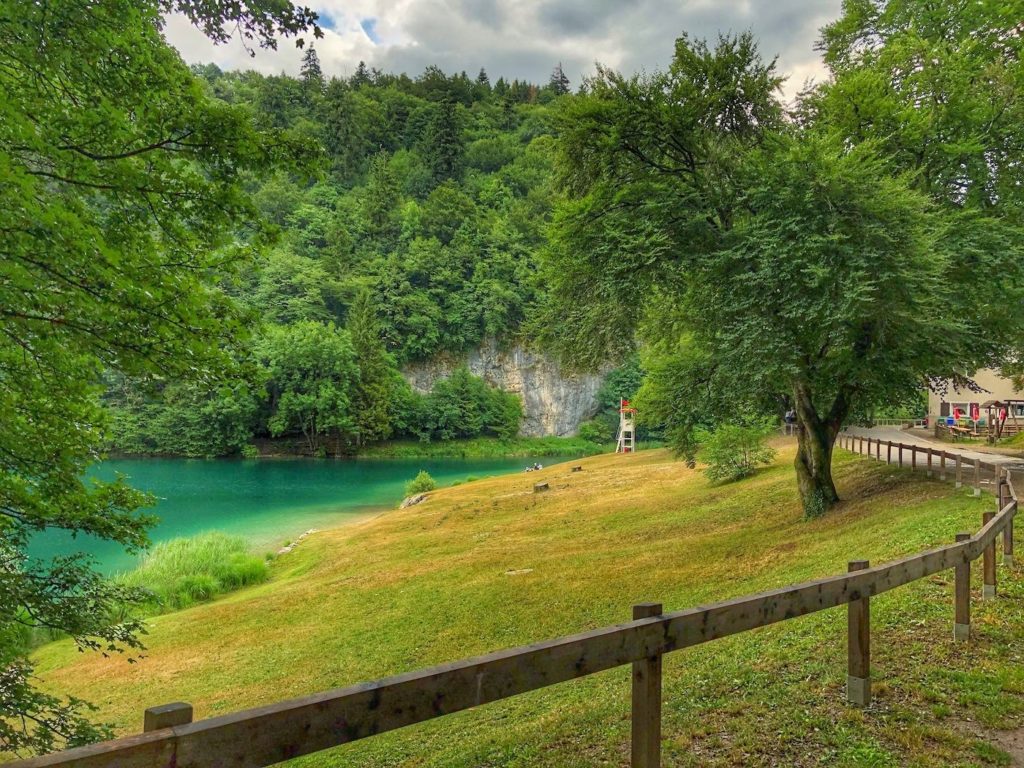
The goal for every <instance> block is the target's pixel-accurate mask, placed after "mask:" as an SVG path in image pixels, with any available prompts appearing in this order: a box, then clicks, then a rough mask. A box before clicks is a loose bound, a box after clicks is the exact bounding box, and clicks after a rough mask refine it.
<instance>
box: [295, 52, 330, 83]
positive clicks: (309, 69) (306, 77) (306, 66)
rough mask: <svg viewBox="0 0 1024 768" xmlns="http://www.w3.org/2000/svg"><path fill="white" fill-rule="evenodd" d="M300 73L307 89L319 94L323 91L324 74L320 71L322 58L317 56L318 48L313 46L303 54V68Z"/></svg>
mask: <svg viewBox="0 0 1024 768" xmlns="http://www.w3.org/2000/svg"><path fill="white" fill-rule="evenodd" d="M299 71H300V73H301V76H302V82H303V83H305V84H306V87H307V88H310V89H311V90H316V91H318V92H319V91H322V90H323V88H324V72H323V70H322V69H320V57H319V56H317V55H316V48H314V47H313V46H312V45H311V46H309V48H307V49H306V52H305V53H304V54H302V68H301V69H300V70H299Z"/></svg>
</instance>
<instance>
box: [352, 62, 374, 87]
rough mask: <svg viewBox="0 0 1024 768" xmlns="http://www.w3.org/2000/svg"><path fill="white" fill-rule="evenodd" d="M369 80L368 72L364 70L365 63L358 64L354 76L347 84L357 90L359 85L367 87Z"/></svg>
mask: <svg viewBox="0 0 1024 768" xmlns="http://www.w3.org/2000/svg"><path fill="white" fill-rule="evenodd" d="M371 80H372V79H371V77H370V70H369V69H367V68H366V62H365V61H360V62H359V66H357V67H356V71H355V74H353V75H352V77H351V78H349V82H350V83H351V84H352V86H353V87H355V88H358V87H359V86H361V85H369V84H370V82H371Z"/></svg>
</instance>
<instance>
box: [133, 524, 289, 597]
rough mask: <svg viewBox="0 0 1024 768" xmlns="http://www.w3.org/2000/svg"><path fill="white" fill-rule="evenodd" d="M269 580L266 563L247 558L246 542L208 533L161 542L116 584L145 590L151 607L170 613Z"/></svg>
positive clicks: (251, 556) (263, 559)
mask: <svg viewBox="0 0 1024 768" xmlns="http://www.w3.org/2000/svg"><path fill="white" fill-rule="evenodd" d="M269 574H270V567H269V564H268V562H267V558H266V557H261V556H259V555H254V554H253V553H252V552H250V550H249V546H248V544H247V543H246V540H245V539H244V538H242V537H241V536H229V535H227V534H224V533H217V532H211V533H204V534H200V535H199V536H193V537H190V538H180V539H171V540H169V541H164V542H160V543H159V544H157V545H156V546H154V547H153V548H152V549H151V550H150V551H149V553H148V554H147V555H146V558H145V559H144V560H143V561H142V563H141V564H140V565H139V567H138V568H136V569H135V570H134V571H129V572H127V573H122V574H119V575H118V576H117V580H118V581H119V582H121V583H122V584H125V585H127V586H132V587H142V588H144V589H147V590H149V591H150V592H151V593H152V594H153V601H152V606H151V607H153V608H155V609H157V610H159V611H168V610H177V609H179V608H187V607H189V606H190V605H194V604H196V603H200V602H203V601H205V600H210V599H212V598H214V597H217V596H218V595H222V594H224V593H226V592H230V591H232V590H235V589H239V588H241V587H245V586H248V585H250V584H258V583H260V582H262V581H266V579H267V577H268V575H269Z"/></svg>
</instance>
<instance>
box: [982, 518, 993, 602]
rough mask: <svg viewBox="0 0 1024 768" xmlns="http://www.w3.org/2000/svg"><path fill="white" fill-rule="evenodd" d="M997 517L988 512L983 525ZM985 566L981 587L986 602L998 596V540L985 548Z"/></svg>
mask: <svg viewBox="0 0 1024 768" xmlns="http://www.w3.org/2000/svg"><path fill="white" fill-rule="evenodd" d="M995 516H996V513H995V512H986V513H985V514H983V515H982V516H981V524H982V525H988V523H989V521H991V520H992V518H993V517H995ZM982 561H983V564H984V575H985V583H984V584H983V585H982V587H981V596H982V598H984V599H985V600H992V599H994V598H995V596H996V540H995V539H992V541H991V543H989V545H988V546H987V547H985V552H984V554H983V555H982Z"/></svg>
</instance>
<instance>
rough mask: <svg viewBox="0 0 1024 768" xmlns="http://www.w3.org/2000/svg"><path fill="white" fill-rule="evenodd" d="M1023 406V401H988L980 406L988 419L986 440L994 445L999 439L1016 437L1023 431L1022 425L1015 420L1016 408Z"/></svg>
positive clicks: (1019, 421)
mask: <svg viewBox="0 0 1024 768" xmlns="http://www.w3.org/2000/svg"><path fill="white" fill-rule="evenodd" d="M1021 405H1024V400H1010V399H1007V400H989V401H987V402H984V403H982V404H981V407H982V408H984V409H985V411H986V413H987V414H988V417H987V418H986V420H985V423H986V425H987V427H988V440H989V442H990V443H994V442H995V441H996V440H998V439H1000V438H1001V437H1009V436H1011V435H1016V434H1017V433H1018V432H1021V431H1022V430H1024V423H1022V422H1021V420H1020V419H1018V418H1017V414H1016V411H1017V406H1021Z"/></svg>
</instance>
